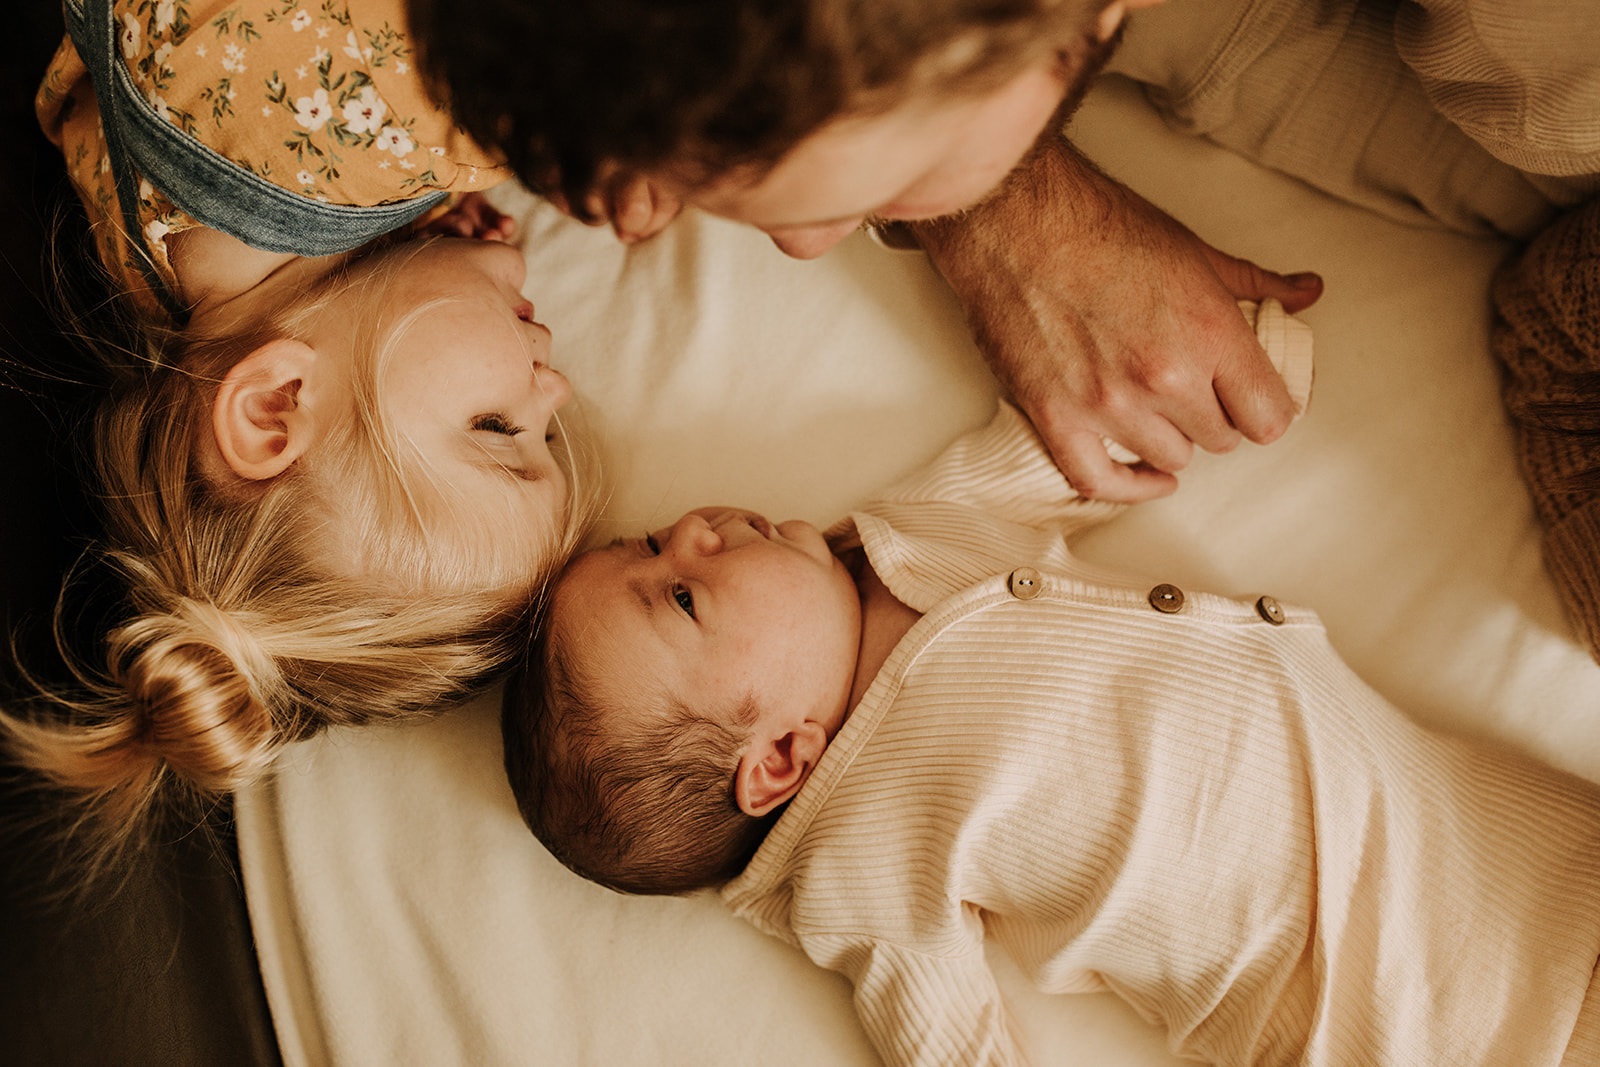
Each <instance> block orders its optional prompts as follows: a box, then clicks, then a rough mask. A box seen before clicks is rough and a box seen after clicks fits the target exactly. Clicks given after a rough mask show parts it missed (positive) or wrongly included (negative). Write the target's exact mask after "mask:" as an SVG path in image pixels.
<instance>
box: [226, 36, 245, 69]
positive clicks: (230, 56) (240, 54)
mask: <svg viewBox="0 0 1600 1067" xmlns="http://www.w3.org/2000/svg"><path fill="white" fill-rule="evenodd" d="M223 55H224V58H223V60H222V69H223V70H231V71H233V72H234V73H235V74H243V73H244V49H243V48H240V47H239V46H238V45H236V44H234V43H233V42H232V41H229V42H228V46H227V48H225V49H223Z"/></svg>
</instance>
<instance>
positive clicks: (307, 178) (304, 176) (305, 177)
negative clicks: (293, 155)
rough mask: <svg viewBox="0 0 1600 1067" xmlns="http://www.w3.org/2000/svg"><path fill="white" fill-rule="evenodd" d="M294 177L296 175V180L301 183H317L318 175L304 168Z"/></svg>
mask: <svg viewBox="0 0 1600 1067" xmlns="http://www.w3.org/2000/svg"><path fill="white" fill-rule="evenodd" d="M294 177H295V181H297V182H299V183H300V184H301V185H315V184H317V176H316V175H315V174H312V173H311V172H310V171H309V170H303V171H301V172H300V173H299V174H296V175H295V176H294Z"/></svg>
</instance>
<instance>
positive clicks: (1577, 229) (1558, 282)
mask: <svg viewBox="0 0 1600 1067" xmlns="http://www.w3.org/2000/svg"><path fill="white" fill-rule="evenodd" d="M1596 121H1597V122H1600V118H1597V120H1596ZM1493 291H1494V305H1495V312H1496V320H1495V328H1494V335H1493V339H1494V352H1495V355H1496V356H1497V357H1499V359H1500V361H1501V362H1502V363H1503V364H1504V365H1505V368H1506V375H1505V379H1504V383H1505V398H1506V410H1507V411H1509V412H1510V414H1511V417H1512V419H1513V420H1514V422H1515V423H1516V429H1517V445H1518V449H1519V451H1520V453H1521V456H1522V470H1523V474H1524V475H1525V476H1526V478H1527V480H1528V485H1529V487H1530V488H1531V489H1532V490H1533V501H1534V505H1535V507H1536V508H1537V510H1538V513H1539V520H1540V522H1541V523H1542V524H1543V526H1544V557H1545V564H1546V565H1547V566H1548V567H1549V568H1550V573H1551V575H1552V576H1553V577H1554V578H1555V580H1556V586H1557V588H1559V589H1560V591H1561V595H1562V598H1563V600H1564V601H1565V603H1566V606H1567V611H1568V614H1569V615H1570V616H1571V617H1572V620H1573V622H1574V624H1575V625H1576V626H1577V627H1578V630H1579V632H1581V633H1582V634H1583V635H1584V636H1585V637H1587V638H1588V641H1589V647H1590V651H1592V652H1593V653H1594V654H1595V658H1596V659H1600V200H1594V201H1591V202H1590V203H1589V204H1588V205H1587V206H1586V207H1583V208H1579V209H1577V210H1575V211H1572V212H1569V213H1568V214H1567V215H1565V216H1563V217H1562V218H1561V219H1560V220H1559V221H1558V222H1557V223H1556V224H1555V225H1553V226H1551V227H1550V229H1548V230H1547V231H1545V232H1544V233H1543V234H1542V235H1540V237H1539V238H1538V240H1536V241H1534V242H1533V244H1532V245H1530V246H1529V247H1528V249H1527V251H1525V252H1523V253H1522V254H1520V255H1518V256H1515V257H1513V258H1512V259H1510V260H1508V261H1507V262H1506V263H1505V264H1504V266H1502V267H1501V269H1500V272H1499V273H1498V274H1497V275H1496V277H1495V282H1494V290H1493Z"/></svg>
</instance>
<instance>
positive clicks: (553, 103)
mask: <svg viewBox="0 0 1600 1067" xmlns="http://www.w3.org/2000/svg"><path fill="white" fill-rule="evenodd" d="M1104 6H1105V2H1104V0H1056V2H1051V0H805V2H797V0H607V2H606V3H573V2H572V0H464V2H459V3H450V4H445V3H442V2H441V0H410V18H411V25H412V32H413V35H414V37H415V39H416V41H417V47H418V52H419V59H420V63H421V66H422V69H423V71H424V73H425V75H426V77H427V79H428V81H429V84H430V85H431V87H432V88H433V90H434V91H435V92H436V94H437V95H438V96H439V98H440V99H448V100H450V101H451V107H452V109H453V111H454V114H455V118H456V120H457V121H458V122H459V123H460V124H461V125H462V127H463V128H465V129H466V130H467V132H469V133H470V134H471V135H472V136H473V137H475V138H476V139H477V140H478V141H479V142H480V143H482V144H485V145H494V146H497V147H498V148H499V150H500V151H501V152H503V153H504V154H505V156H506V158H507V161H508V162H509V163H510V165H511V166H512V167H513V168H514V169H515V170H516V171H517V173H518V175H519V176H520V177H521V178H522V179H523V181H524V182H526V183H527V184H528V185H529V186H530V187H531V188H533V189H535V190H537V191H540V192H545V193H552V192H560V193H562V194H564V195H565V197H566V199H567V200H568V202H569V203H570V204H571V205H572V206H573V208H574V209H575V210H577V211H580V212H581V211H583V210H584V208H583V205H584V201H585V193H587V192H588V191H589V190H590V189H592V188H594V187H595V186H596V184H597V182H598V180H599V179H601V178H603V177H604V176H605V175H606V174H607V173H608V171H609V170H611V169H613V168H615V169H620V170H622V171H625V172H645V171H652V170H658V169H660V168H662V167H663V166H664V165H668V164H670V165H671V166H672V167H673V168H674V170H675V171H676V172H679V173H683V174H686V175H687V176H688V179H689V184H696V183H698V182H702V181H707V180H709V179H711V178H713V177H715V176H718V175H721V174H725V173H726V172H728V171H729V170H732V169H735V168H739V167H746V166H755V167H757V168H763V167H770V166H771V165H772V164H774V163H776V162H777V160H778V159H779V158H780V157H781V156H782V155H783V154H784V153H785V152H786V151H788V150H789V149H790V148H792V147H793V146H794V145H796V144H797V143H799V142H800V141H801V140H802V139H804V138H805V137H806V136H808V135H809V134H811V133H813V132H815V131H816V130H817V129H819V128H820V127H821V126H822V125H824V124H825V123H826V122H828V121H829V120H830V119H833V118H836V117H838V116H840V115H843V114H847V113H848V114H871V113H876V112H881V111H882V110H884V109H886V108H889V107H892V106H893V105H894V104H896V103H898V102H901V101H903V100H905V99H907V98H909V96H910V95H912V94H913V93H916V92H919V91H926V90H929V89H933V90H935V91H937V92H940V93H948V94H952V95H958V94H966V93H976V92H982V91H984V90H986V89H990V88H993V87H995V86H997V85H999V84H1002V83H1003V82H1004V81H1006V80H1008V78H1009V77H1010V76H1014V75H1015V74H1016V73H1018V72H1019V71H1021V70H1022V69H1024V68H1025V67H1027V66H1029V65H1031V64H1032V63H1035V62H1037V61H1039V60H1040V59H1041V58H1044V57H1046V56H1049V55H1051V54H1058V55H1065V56H1067V57H1068V59H1069V61H1070V62H1073V63H1074V64H1076V62H1077V60H1078V59H1079V58H1081V56H1082V55H1083V54H1084V52H1083V47H1082V46H1083V44H1084V42H1085V41H1086V40H1087V39H1090V37H1091V34H1092V30H1093V25H1094V22H1095V19H1096V17H1097V16H1098V15H1099V13H1100V9H1101V8H1103V7H1104ZM1071 73H1073V74H1076V73H1077V71H1076V70H1073V71H1071Z"/></svg>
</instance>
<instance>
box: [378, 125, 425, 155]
mask: <svg viewBox="0 0 1600 1067" xmlns="http://www.w3.org/2000/svg"><path fill="white" fill-rule="evenodd" d="M377 145H378V147H379V148H387V149H388V150H389V151H390V152H392V153H394V154H395V155H397V156H403V155H405V154H406V153H408V152H410V151H411V150H412V149H413V148H415V147H417V146H416V144H415V143H414V142H413V141H412V140H411V135H410V134H408V133H406V131H405V130H403V129H401V128H400V127H399V126H385V127H384V128H383V132H382V133H380V134H378V140H377Z"/></svg>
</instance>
